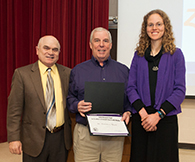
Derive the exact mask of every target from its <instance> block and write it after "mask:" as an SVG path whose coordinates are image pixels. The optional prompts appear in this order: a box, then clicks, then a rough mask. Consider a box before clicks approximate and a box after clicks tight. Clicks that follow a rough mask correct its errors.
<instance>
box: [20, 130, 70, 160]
mask: <svg viewBox="0 0 195 162" xmlns="http://www.w3.org/2000/svg"><path fill="white" fill-rule="evenodd" d="M67 157H68V151H67V150H66V148H65V144H64V129H62V130H60V131H59V132H56V133H50V132H49V131H48V130H47V132H46V138H45V144H44V147H43V150H42V152H41V153H40V155H39V156H37V157H32V156H29V155H27V154H25V153H24V152H23V162H66V160H67Z"/></svg>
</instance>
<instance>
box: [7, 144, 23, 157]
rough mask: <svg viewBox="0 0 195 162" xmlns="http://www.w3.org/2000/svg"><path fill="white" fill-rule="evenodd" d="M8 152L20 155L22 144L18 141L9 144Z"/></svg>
mask: <svg viewBox="0 0 195 162" xmlns="http://www.w3.org/2000/svg"><path fill="white" fill-rule="evenodd" d="M9 151H10V152H11V153H12V154H18V155H20V154H21V153H22V143H21V142H20V141H13V142H9Z"/></svg>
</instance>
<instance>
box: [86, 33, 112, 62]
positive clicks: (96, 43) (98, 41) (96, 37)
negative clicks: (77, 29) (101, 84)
mask: <svg viewBox="0 0 195 162" xmlns="http://www.w3.org/2000/svg"><path fill="white" fill-rule="evenodd" d="M89 45H90V48H91V50H92V53H93V56H94V57H95V58H96V59H97V60H98V61H99V63H100V65H103V62H104V61H105V60H107V59H108V57H109V56H110V50H111V48H112V43H111V40H110V39H109V35H108V33H107V31H95V32H94V33H93V38H92V41H91V42H90V43H89Z"/></svg>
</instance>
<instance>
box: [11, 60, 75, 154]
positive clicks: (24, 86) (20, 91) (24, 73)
mask: <svg viewBox="0 0 195 162" xmlns="http://www.w3.org/2000/svg"><path fill="white" fill-rule="evenodd" d="M56 66H57V68H58V71H59V75H60V78H61V84H62V94H63V104H64V113H65V114H64V117H65V123H64V141H65V147H66V149H67V150H68V149H70V147H71V144H72V137H71V120H70V117H69V114H68V110H67V108H66V97H67V94H68V86H69V75H70V71H71V69H70V68H67V67H65V66H62V65H59V64H56ZM45 123H46V106H45V99H44V93H43V88H42V82H41V76H40V72H39V67H38V62H36V63H34V64H30V65H27V66H24V67H21V68H18V69H16V70H15V72H14V75H13V78H12V86H11V92H10V95H9V97H8V110H7V131H8V142H11V141H21V142H22V148H23V151H24V152H25V153H26V154H28V155H31V156H34V157H36V156H38V155H39V154H40V153H41V150H42V148H43V145H44V140H45V134H46V127H45Z"/></svg>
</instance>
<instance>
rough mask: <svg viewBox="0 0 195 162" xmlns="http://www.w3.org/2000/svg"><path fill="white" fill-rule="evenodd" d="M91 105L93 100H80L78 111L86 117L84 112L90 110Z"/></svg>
mask: <svg viewBox="0 0 195 162" xmlns="http://www.w3.org/2000/svg"><path fill="white" fill-rule="evenodd" d="M91 107H92V104H91V102H85V101H84V100H82V101H80V102H79V103H78V105H77V108H78V112H79V113H80V114H81V116H82V117H85V114H84V113H86V112H88V111H90V110H91Z"/></svg>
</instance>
